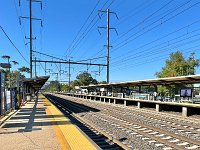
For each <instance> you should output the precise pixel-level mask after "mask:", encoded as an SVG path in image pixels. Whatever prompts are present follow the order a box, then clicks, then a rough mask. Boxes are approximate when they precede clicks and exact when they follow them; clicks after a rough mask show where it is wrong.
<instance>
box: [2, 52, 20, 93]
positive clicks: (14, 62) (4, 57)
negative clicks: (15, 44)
mask: <svg viewBox="0 0 200 150" xmlns="http://www.w3.org/2000/svg"><path fill="white" fill-rule="evenodd" d="M1 58H3V59H7V61H8V64H10V67H9V68H8V71H9V87H8V88H10V90H11V74H10V68H11V62H12V63H13V64H14V65H18V64H19V63H18V62H16V61H14V60H12V61H10V56H8V55H4V56H1Z"/></svg>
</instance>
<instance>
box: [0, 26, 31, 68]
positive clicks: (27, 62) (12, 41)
mask: <svg viewBox="0 0 200 150" xmlns="http://www.w3.org/2000/svg"><path fill="white" fill-rule="evenodd" d="M0 27H1V30H2V31H3V33H4V34H5V36H6V37H7V38H8V40H9V41H10V43H11V44H12V45H13V47H14V48H15V49H16V50H17V52H18V53H19V54H20V56H21V57H22V58H23V59H24V60H25V61H26V62H27V63H28V64H30V63H29V62H28V61H27V60H26V58H25V57H24V56H23V55H22V53H21V52H20V51H19V49H18V48H17V47H16V46H15V44H14V43H13V41H12V40H11V38H10V37H9V36H8V34H7V33H6V32H5V30H4V29H3V27H2V26H0Z"/></svg>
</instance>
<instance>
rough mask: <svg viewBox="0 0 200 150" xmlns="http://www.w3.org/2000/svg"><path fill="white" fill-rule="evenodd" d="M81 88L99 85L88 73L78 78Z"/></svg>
mask: <svg viewBox="0 0 200 150" xmlns="http://www.w3.org/2000/svg"><path fill="white" fill-rule="evenodd" d="M76 79H77V81H78V83H79V86H87V85H90V84H97V83H98V82H97V80H96V79H93V78H92V76H91V74H90V73H88V72H83V73H81V74H79V75H78V76H77V77H76Z"/></svg>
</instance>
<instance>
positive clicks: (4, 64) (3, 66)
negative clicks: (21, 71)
mask: <svg viewBox="0 0 200 150" xmlns="http://www.w3.org/2000/svg"><path fill="white" fill-rule="evenodd" d="M0 67H2V68H11V64H9V63H0Z"/></svg>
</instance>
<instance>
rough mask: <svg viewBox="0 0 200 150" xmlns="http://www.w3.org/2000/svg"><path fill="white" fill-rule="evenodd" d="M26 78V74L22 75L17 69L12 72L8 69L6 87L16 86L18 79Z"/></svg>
mask: <svg viewBox="0 0 200 150" xmlns="http://www.w3.org/2000/svg"><path fill="white" fill-rule="evenodd" d="M24 78H25V76H24V75H22V74H21V73H20V72H19V71H17V70H16V71H11V72H10V73H9V72H8V71H6V87H16V83H17V81H19V80H22V79H24ZM9 79H10V80H9ZM9 81H10V82H9ZM10 84H11V85H10Z"/></svg>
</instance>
